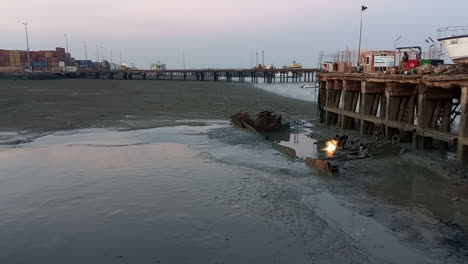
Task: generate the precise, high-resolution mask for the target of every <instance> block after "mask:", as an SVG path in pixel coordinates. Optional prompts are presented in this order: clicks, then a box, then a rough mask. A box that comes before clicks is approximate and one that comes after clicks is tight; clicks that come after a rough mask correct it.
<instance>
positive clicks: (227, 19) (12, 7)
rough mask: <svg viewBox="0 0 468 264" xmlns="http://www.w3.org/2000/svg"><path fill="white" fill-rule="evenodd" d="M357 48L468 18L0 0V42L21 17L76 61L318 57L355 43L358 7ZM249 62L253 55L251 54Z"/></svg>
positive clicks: (179, 2) (255, 3)
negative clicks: (99, 53)
mask: <svg viewBox="0 0 468 264" xmlns="http://www.w3.org/2000/svg"><path fill="white" fill-rule="evenodd" d="M362 4H363V5H366V6H368V7H369V9H368V10H366V11H365V12H364V26H363V44H362V46H363V49H393V46H394V40H395V39H396V38H397V37H398V36H402V39H401V40H400V41H399V43H398V44H399V45H412V46H414V45H421V46H423V47H424V46H425V42H424V39H425V38H427V37H432V38H434V39H435V38H436V37H437V36H436V34H435V31H436V30H437V29H438V28H440V27H445V26H454V25H468V15H467V14H466V10H468V1H467V0H446V1H435V0H412V1H406V0H393V1H385V0H288V1H278V0H268V1H267V0H237V1H227V0H197V1H195V0H165V1H161V0H132V1H130V0H125V1H124V0H80V1H78V0H74V1H72V0H22V1H19V0H2V16H0V25H1V28H0V34H1V37H0V49H25V47H26V41H25V34H24V26H23V25H22V22H29V23H30V25H29V37H30V48H31V49H33V50H39V49H42V50H43V49H54V48H55V47H57V46H61V47H64V46H65V37H64V33H66V34H67V35H68V41H69V50H70V52H71V53H72V56H74V57H75V58H77V59H84V56H85V55H84V44H83V41H86V43H87V48H88V58H89V59H93V60H94V59H95V58H96V46H103V47H104V56H105V58H106V59H110V50H111V49H112V51H113V59H114V61H115V62H118V61H119V53H120V52H122V56H123V60H124V62H128V63H130V62H133V63H135V64H136V65H137V66H138V67H140V68H148V67H149V66H150V64H151V63H154V62H155V61H156V60H158V59H159V60H160V61H161V62H164V63H167V64H168V66H169V67H171V68H180V67H181V66H182V50H184V51H185V57H186V65H187V67H190V68H200V67H250V65H251V54H252V53H253V54H255V52H256V51H258V52H259V53H260V54H261V51H262V50H264V51H265V63H266V64H274V65H275V66H282V65H285V64H290V63H291V62H292V60H296V61H298V62H301V63H302V64H303V65H304V66H308V67H314V66H316V65H317V57H318V55H319V53H320V51H324V52H325V53H332V52H336V51H338V50H345V49H346V48H347V47H349V48H350V49H357V46H358V41H359V21H360V6H361V5H362ZM254 60H255V59H254Z"/></svg>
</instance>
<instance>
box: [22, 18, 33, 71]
mask: <svg viewBox="0 0 468 264" xmlns="http://www.w3.org/2000/svg"><path fill="white" fill-rule="evenodd" d="M23 25H24V28H25V29H26V49H27V54H28V70H29V71H31V59H30V57H29V36H28V25H29V23H25V22H23Z"/></svg>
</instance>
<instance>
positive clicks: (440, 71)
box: [415, 63, 468, 75]
mask: <svg viewBox="0 0 468 264" xmlns="http://www.w3.org/2000/svg"><path fill="white" fill-rule="evenodd" d="M415 71H416V73H417V74H421V75H426V74H437V75H455V74H468V63H462V64H444V65H439V66H434V65H431V64H426V65H423V66H420V67H418V68H416V69H415Z"/></svg>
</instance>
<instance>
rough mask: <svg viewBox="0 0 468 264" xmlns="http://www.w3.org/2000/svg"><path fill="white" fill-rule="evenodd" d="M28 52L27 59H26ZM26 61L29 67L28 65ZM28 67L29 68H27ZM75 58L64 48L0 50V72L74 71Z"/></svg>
mask: <svg viewBox="0 0 468 264" xmlns="http://www.w3.org/2000/svg"><path fill="white" fill-rule="evenodd" d="M28 53H29V59H28ZM28 63H30V64H29V67H28ZM28 68H29V69H28ZM76 70H77V64H76V62H75V58H73V57H72V56H71V54H70V53H67V52H65V49H64V48H60V47H57V48H56V49H55V50H39V51H25V50H0V72H7V73H9V72H10V73H11V72H25V71H32V72H52V73H61V72H76Z"/></svg>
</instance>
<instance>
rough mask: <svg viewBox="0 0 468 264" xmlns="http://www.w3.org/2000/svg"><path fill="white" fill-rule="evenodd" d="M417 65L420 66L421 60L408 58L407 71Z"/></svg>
mask: <svg viewBox="0 0 468 264" xmlns="http://www.w3.org/2000/svg"><path fill="white" fill-rule="evenodd" d="M417 67H419V60H408V64H407V65H406V70H407V71H410V70H412V69H414V68H417Z"/></svg>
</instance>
